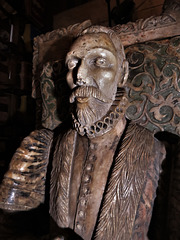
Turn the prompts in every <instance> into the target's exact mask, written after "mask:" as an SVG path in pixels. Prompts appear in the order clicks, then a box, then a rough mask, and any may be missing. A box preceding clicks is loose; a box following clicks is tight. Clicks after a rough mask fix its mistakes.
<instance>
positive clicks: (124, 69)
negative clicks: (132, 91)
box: [118, 60, 129, 87]
mask: <svg viewBox="0 0 180 240" xmlns="http://www.w3.org/2000/svg"><path fill="white" fill-rule="evenodd" d="M121 71H122V73H121V79H120V81H119V83H118V87H123V86H124V85H125V84H126V82H127V79H128V75H129V64H128V61H127V60H123V63H122V68H121Z"/></svg>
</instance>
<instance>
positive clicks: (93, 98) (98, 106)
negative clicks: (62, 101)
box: [70, 86, 113, 127]
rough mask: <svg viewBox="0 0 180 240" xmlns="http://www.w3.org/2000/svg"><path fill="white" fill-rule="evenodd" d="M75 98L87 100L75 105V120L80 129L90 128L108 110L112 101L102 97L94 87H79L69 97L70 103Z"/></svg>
mask: <svg viewBox="0 0 180 240" xmlns="http://www.w3.org/2000/svg"><path fill="white" fill-rule="evenodd" d="M75 98H88V101H87V102H85V103H77V104H76V114H75V116H74V117H75V118H76V120H77V121H78V122H79V123H80V125H81V126H82V127H90V126H91V125H92V124H93V123H95V122H96V121H98V120H99V119H101V118H102V117H103V116H104V115H105V114H106V113H107V111H108V110H109V108H110V106H111V104H112V102H113V100H110V99H108V98H107V97H105V96H103V94H102V93H101V92H100V91H99V90H98V89H97V88H95V87H92V86H91V87H79V88H77V89H76V90H75V91H74V92H73V93H72V95H71V97H70V102H71V103H72V102H74V101H75Z"/></svg>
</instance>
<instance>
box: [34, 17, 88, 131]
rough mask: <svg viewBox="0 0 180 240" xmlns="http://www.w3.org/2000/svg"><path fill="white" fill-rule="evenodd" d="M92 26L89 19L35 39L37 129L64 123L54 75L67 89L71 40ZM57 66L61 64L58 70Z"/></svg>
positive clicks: (52, 127) (50, 127) (51, 127)
mask: <svg viewBox="0 0 180 240" xmlns="http://www.w3.org/2000/svg"><path fill="white" fill-rule="evenodd" d="M90 25H91V22H90V20H87V21H85V22H83V23H81V24H74V25H72V26H69V27H68V28H61V29H57V30H54V31H52V32H48V33H46V34H44V35H40V36H37V37H36V38H35V39H34V54H33V83H32V97H33V98H35V99H36V102H37V126H38V127H40V126H41V125H42V126H43V127H45V128H48V129H51V130H52V129H54V128H55V127H56V126H57V125H58V124H60V123H61V121H62V119H60V116H59V113H57V102H56V97H55V82H54V79H53V76H52V75H53V74H54V72H55V75H56V74H58V75H60V76H58V77H60V78H61V79H58V80H62V81H61V82H60V84H59V85H61V84H63V87H64V83H63V81H64V80H65V76H66V73H65V67H64V66H65V65H64V61H65V56H66V53H67V51H68V50H69V47H70V46H71V43H72V40H73V39H74V38H75V37H76V36H77V35H78V34H79V33H81V32H82V31H83V30H84V29H85V28H87V27H88V26H90ZM54 64H56V65H58V68H57V66H55V65H54ZM55 68H56V69H55ZM54 70H55V71H54ZM57 71H58V72H57ZM62 98H63V97H62ZM60 101H61V100H60ZM64 115H65V114H64Z"/></svg>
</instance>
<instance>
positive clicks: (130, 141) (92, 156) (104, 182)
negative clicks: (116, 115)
mask: <svg viewBox="0 0 180 240" xmlns="http://www.w3.org/2000/svg"><path fill="white" fill-rule="evenodd" d="M120 129H121V130H120ZM122 134H123V141H122V143H121V145H119V144H120V142H121V140H120V139H121V136H122ZM134 138H136V141H135V140H134ZM162 152H163V148H162V146H161V145H160V144H159V142H158V141H156V140H154V138H153V136H152V134H151V133H149V131H147V130H145V129H143V128H141V127H139V126H137V125H133V124H130V125H129V126H128V127H127V129H125V121H121V122H119V123H118V124H117V125H116V127H115V128H114V129H113V131H111V132H109V133H107V134H105V135H103V136H101V137H97V138H96V137H95V138H92V139H89V138H87V137H86V136H80V135H79V134H78V133H77V132H76V131H74V130H70V131H69V132H67V133H66V134H65V135H64V136H63V137H59V140H58V141H57V145H56V151H55V154H54V162H53V170H52V179H51V183H52V184H51V201H50V213H51V215H52V217H53V218H54V220H55V221H56V222H57V224H58V226H59V227H62V228H71V229H73V230H74V231H75V232H76V233H77V234H78V235H80V236H81V237H82V238H83V239H85V240H89V239H121V240H123V239H124V240H128V239H131V237H132V236H135V235H136V232H137V234H138V232H141V234H142V232H143V231H144V230H146V231H147V226H145V225H146V224H147V221H149V220H150V219H149V218H150V215H151V208H152V204H153V200H154V197H155V189H156V186H157V179H158V177H157V176H158V174H159V166H160V163H161V160H162V157H163V156H162V154H161V153H162ZM153 178H154V179H155V180H153ZM142 192H143V195H142ZM144 194H145V195H144ZM141 202H142V204H141ZM144 206H145V209H144ZM142 210H143V211H144V213H143V216H140V214H141V213H142ZM143 218H145V219H146V221H144V220H143ZM137 221H140V222H138V224H137V223H136V222H137ZM141 221H143V226H142V225H141ZM136 224H137V225H138V226H139V227H137V226H135V225H136ZM146 231H145V234H146ZM143 236H144V235H143ZM132 239H135V238H132ZM139 239H140V238H139ZM142 239H144V238H142Z"/></svg>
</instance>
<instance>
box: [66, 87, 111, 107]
mask: <svg viewBox="0 0 180 240" xmlns="http://www.w3.org/2000/svg"><path fill="white" fill-rule="evenodd" d="M90 97H93V98H96V99H97V100H99V101H101V102H106V103H111V99H108V98H107V97H105V96H103V94H102V93H101V92H100V91H99V90H98V89H97V88H95V87H92V86H86V87H79V88H77V89H76V90H75V91H74V92H72V94H71V96H70V99H69V100H70V103H73V102H74V101H75V98H76V99H77V101H79V102H82V101H83V102H87V101H88V99H89V98H90ZM78 99H79V100H78ZM83 99H84V100H83Z"/></svg>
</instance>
